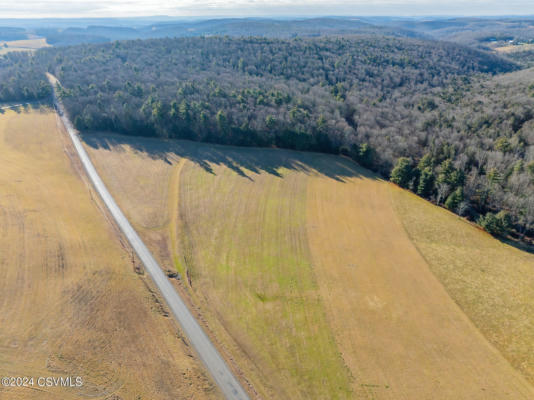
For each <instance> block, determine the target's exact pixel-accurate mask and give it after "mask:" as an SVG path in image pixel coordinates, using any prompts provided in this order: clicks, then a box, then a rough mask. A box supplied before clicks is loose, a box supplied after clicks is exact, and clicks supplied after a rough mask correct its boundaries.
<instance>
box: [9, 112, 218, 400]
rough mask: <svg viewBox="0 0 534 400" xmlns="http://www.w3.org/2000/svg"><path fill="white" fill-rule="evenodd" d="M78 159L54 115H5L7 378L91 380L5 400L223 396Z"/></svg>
mask: <svg viewBox="0 0 534 400" xmlns="http://www.w3.org/2000/svg"><path fill="white" fill-rule="evenodd" d="M72 152H73V150H72V149H71V147H70V144H69V141H68V140H67V138H66V137H65V136H64V134H63V133H62V132H61V131H60V130H59V128H58V121H57V119H56V116H55V114H54V113H52V112H50V111H46V110H42V111H29V112H23V113H19V114H17V113H16V112H14V111H8V112H5V113H2V114H0V237H1V241H0V376H35V377H37V376H65V375H79V376H81V377H82V378H83V380H84V385H83V387H81V388H76V389H53V388H51V389H43V388H37V389H38V390H37V389H33V390H32V389H24V388H9V389H8V388H2V387H0V398H2V399H10V400H11V399H58V398H61V399H75V398H76V399H77V398H86V397H90V398H95V399H108V400H110V399H113V400H119V399H124V400H126V399H170V398H202V399H204V398H219V395H218V391H217V390H216V389H215V388H214V385H213V384H212V383H211V380H210V379H208V378H207V377H206V375H205V373H204V372H203V369H202V367H201V366H200V364H199V362H198V361H196V360H195V359H194V358H192V357H191V353H190V349H189V348H188V347H187V346H186V345H185V344H184V343H183V341H182V340H181V339H180V336H179V333H178V330H177V328H176V326H175V325H174V323H173V322H172V320H171V319H170V318H167V317H165V315H164V314H165V310H164V309H163V308H162V306H161V305H160V304H158V301H159V300H158V298H157V297H156V296H155V295H154V294H152V292H151V290H153V289H152V286H151V284H150V283H149V282H148V281H147V278H145V277H144V276H140V275H138V274H136V273H135V272H134V268H133V265H132V260H131V258H130V255H129V252H128V251H127V250H126V249H125V248H124V247H121V243H120V242H119V240H118V238H117V235H116V232H115V231H114V230H113V229H112V227H111V224H110V223H109V222H108V221H106V219H105V218H104V216H103V214H102V212H101V211H99V209H98V207H97V206H98V204H96V203H95V202H94V201H93V200H92V198H93V197H94V196H95V195H94V193H92V191H90V190H88V188H87V186H86V184H85V183H84V182H83V181H82V180H81V179H80V176H79V175H77V172H76V170H75V169H74V167H73V164H72V162H71V161H70V160H69V158H68V157H67V154H69V153H70V154H72Z"/></svg>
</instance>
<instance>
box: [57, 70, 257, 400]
mask: <svg viewBox="0 0 534 400" xmlns="http://www.w3.org/2000/svg"><path fill="white" fill-rule="evenodd" d="M48 80H49V81H50V84H51V85H52V87H53V88H54V92H53V93H54V105H55V107H56V108H57V111H58V113H59V116H60V117H61V120H62V122H63V124H64V125H65V128H66V129H67V132H68V133H69V136H70V138H71V139H72V142H73V144H74V147H75V148H76V151H77V153H78V156H79V157H80V160H81V162H82V164H83V166H84V168H85V170H86V172H87V174H88V176H89V178H90V179H91V182H92V183H93V185H94V187H95V189H96V191H97V192H98V194H99V195H100V197H101V198H102V200H103V201H104V203H105V204H106V206H107V208H108V209H109V211H110V213H111V215H112V216H113V218H114V219H115V221H116V223H117V225H118V226H119V227H120V229H121V231H122V232H123V233H124V235H125V236H126V237H127V239H128V241H129V242H130V245H131V246H132V248H133V249H134V250H135V252H136V253H137V255H138V256H139V258H140V259H141V261H142V262H143V264H144V266H145V268H146V270H147V272H148V273H149V275H150V277H151V278H152V280H153V281H154V283H155V284H156V286H157V287H158V289H159V291H160V292H161V295H162V296H163V298H164V299H165V301H166V302H167V305H168V306H169V308H170V309H171V311H172V313H173V315H174V317H175V318H176V320H177V321H178V323H179V324H180V326H181V327H182V330H183V331H184V333H185V335H186V337H187V339H188V341H189V342H190V343H191V344H192V345H193V347H194V348H195V350H196V352H197V354H198V355H199V357H200V359H201V360H202V362H203V363H204V365H205V366H206V368H207V370H208V371H209V372H210V374H211V375H212V376H213V379H214V380H215V382H216V383H217V384H218V386H219V387H220V389H221V391H222V393H223V394H224V395H225V397H226V398H227V399H236V400H241V399H243V400H245V399H248V395H247V394H246V392H245V390H244V389H243V388H242V387H241V385H240V383H239V382H238V380H237V379H236V377H235V376H234V374H233V373H232V371H231V370H230V368H229V367H228V365H227V364H226V362H225V361H224V360H223V358H222V357H221V355H220V354H219V352H218V351H217V349H216V348H215V346H214V345H213V343H212V342H211V341H210V339H209V338H208V336H207V335H206V333H205V332H204V330H203V329H202V328H201V326H200V325H199V324H198V322H197V321H196V319H195V317H194V316H193V314H191V312H190V311H189V309H188V308H187V306H186V305H185V303H184V301H183V300H182V299H181V297H180V296H179V295H178V293H177V292H176V290H175V289H174V287H173V286H172V284H171V283H170V282H169V280H168V278H167V276H166V275H165V274H164V273H163V271H162V269H161V268H160V266H159V265H158V263H157V261H156V260H155V259H154V257H153V256H152V254H151V253H150V251H149V250H148V248H147V247H146V246H145V244H144V243H143V241H142V240H141V238H140V237H139V235H138V234H137V232H135V230H134V229H133V227H132V226H131V225H130V223H129V222H128V219H127V218H126V217H125V215H124V214H123V213H122V211H121V209H120V208H119V206H118V205H117V203H116V202H115V200H114V199H113V197H112V196H111V194H110V193H109V191H108V190H107V188H106V186H105V185H104V182H103V181H102V179H101V178H100V176H99V175H98V173H97V172H96V169H95V168H94V166H93V163H92V162H91V160H90V158H89V155H88V154H87V152H86V151H85V149H84V148H83V145H82V143H81V141H80V139H79V138H78V135H77V134H76V130H75V129H74V126H73V125H72V123H71V122H70V120H69V119H68V117H67V115H66V113H65V109H64V107H63V104H62V103H61V100H60V99H58V97H57V95H56V84H57V83H58V80H57V79H56V78H55V77H54V76H53V75H50V74H48Z"/></svg>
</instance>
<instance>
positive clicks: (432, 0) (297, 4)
mask: <svg viewBox="0 0 534 400" xmlns="http://www.w3.org/2000/svg"><path fill="white" fill-rule="evenodd" d="M527 14H528V15H533V14H534V0H508V1H507V0H471V1H461V0H346V1H343V0H331V1H327V0H307V1H305V0H92V1H87V0H19V1H16V0H14V1H13V0H0V18H11V17H15V18H43V17H128V16H151V15H170V16H237V17H244V16H282V15H292V16H294V15H302V16H304V15H401V16H409V15H527Z"/></svg>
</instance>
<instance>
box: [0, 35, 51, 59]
mask: <svg viewBox="0 0 534 400" xmlns="http://www.w3.org/2000/svg"><path fill="white" fill-rule="evenodd" d="M43 47H50V45H49V44H48V43H47V42H46V39H44V38H42V39H28V40H12V41H10V42H3V41H1V40H0V55H2V54H6V53H9V52H10V51H33V50H37V49H41V48H43Z"/></svg>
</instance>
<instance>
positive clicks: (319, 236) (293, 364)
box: [86, 135, 534, 400]
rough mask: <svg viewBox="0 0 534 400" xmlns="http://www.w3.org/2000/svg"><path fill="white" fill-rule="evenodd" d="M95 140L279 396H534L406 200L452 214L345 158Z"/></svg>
mask: <svg viewBox="0 0 534 400" xmlns="http://www.w3.org/2000/svg"><path fill="white" fill-rule="evenodd" d="M86 140H87V142H88V144H89V146H88V149H89V152H90V154H91V157H92V158H93V159H94V161H95V163H96V165H97V168H98V169H99V171H100V172H101V174H102V176H103V179H104V180H105V181H106V183H107V184H108V185H109V187H110V189H111V191H112V193H113V194H114V195H115V197H116V198H117V199H118V202H119V203H120V205H121V206H122V207H123V209H124V210H125V212H126V214H127V215H128V216H129V218H130V219H131V220H133V221H134V223H136V225H137V226H138V227H139V229H140V233H141V235H142V236H143V237H145V238H146V239H147V240H148V241H149V243H150V244H149V246H150V247H151V248H152V249H153V250H155V251H156V253H157V254H158V257H160V260H161V261H162V262H163V263H164V264H166V265H170V264H171V263H172V262H173V261H174V263H175V265H176V267H177V268H178V270H179V271H180V272H181V273H182V275H183V277H184V279H183V281H184V283H183V286H184V287H185V288H187V291H188V293H189V294H190V297H191V299H192V301H193V303H194V304H195V305H196V306H198V307H199V309H200V311H201V312H202V314H203V316H204V317H205V318H206V321H207V323H208V326H209V327H210V329H211V331H212V333H213V335H214V336H215V337H216V339H217V341H218V342H219V345H220V347H221V348H222V349H223V351H224V352H225V354H226V355H227V356H228V355H230V356H231V357H232V358H233V359H234V360H235V361H236V363H237V365H239V366H240V368H241V370H242V372H243V373H244V375H245V376H246V377H247V378H248V380H249V381H250V382H251V383H252V384H253V385H254V387H255V388H256V390H257V391H258V392H259V394H260V395H263V396H264V397H265V398H291V399H298V398H313V399H315V398H317V399H330V398H347V397H351V398H363V399H392V400H393V399H395V400H397V399H407V400H408V399H409V400H411V399H469V400H471V399H481V400H482V399H506V398H509V399H530V398H532V397H533V396H534V391H533V389H532V387H531V386H530V385H529V384H528V383H527V382H526V381H525V379H524V378H523V377H522V376H521V375H520V374H519V373H518V372H517V371H516V370H514V369H513V368H512V367H511V366H510V364H509V363H508V362H507V361H506V360H505V359H504V358H503V357H502V356H501V355H500V353H499V352H498V351H497V350H496V349H495V348H494V347H492V346H491V345H490V343H488V341H487V340H486V339H485V338H484V337H483V336H482V334H481V333H480V332H479V331H478V330H477V329H476V327H475V326H474V325H473V324H472V322H471V321H470V320H469V319H468V318H467V317H466V315H465V314H464V313H463V312H462V311H461V309H460V308H459V307H458V306H457V305H456V304H455V302H454V301H453V300H452V299H451V297H450V296H449V295H448V294H447V292H446V291H445V289H444V287H443V286H442V284H441V283H440V281H439V280H438V279H436V276H435V275H434V274H433V273H432V271H431V270H430V269H429V267H428V264H427V262H426V261H425V259H424V258H423V257H422V256H421V254H420V253H419V251H418V249H417V248H416V246H414V244H413V243H412V241H411V240H410V237H409V235H407V233H406V231H405V229H404V227H403V224H402V222H401V221H402V218H404V217H405V214H404V213H399V212H400V210H399V209H398V207H396V206H394V204H397V203H396V202H395V203H394V201H393V199H397V197H400V198H402V199H404V200H403V201H405V202H408V203H406V204H407V207H415V210H416V211H417V212H418V211H420V210H422V211H424V212H425V215H427V216H426V217H425V218H428V219H429V221H431V220H432V218H433V216H434V215H439V213H441V212H442V210H440V209H438V208H436V207H433V206H431V205H430V206H428V209H426V208H423V207H418V204H419V203H417V201H420V200H418V199H416V198H415V200H417V201H415V200H414V197H412V196H411V195H410V194H408V193H407V192H405V191H401V190H399V189H397V188H396V187H394V186H392V185H390V184H389V183H387V182H383V181H381V180H379V179H376V177H375V176H373V175H371V174H369V173H368V172H366V171H365V170H363V169H359V168H357V167H356V166H355V165H354V164H353V163H351V162H350V161H348V160H344V159H342V158H339V157H332V156H325V155H318V154H310V153H296V152H290V151H281V150H269V149H239V148H233V147H223V146H213V145H207V144H195V143H189V142H182V141H174V142H173V141H158V140H153V139H143V138H128V137H121V136H114V135H104V136H99V135H96V136H88V137H87V138H86ZM130 165H131V166H132V167H131V168H130ZM140 165H144V167H143V168H141V167H139V166H140ZM134 170H135V173H132V171H134ZM127 175H134V177H128V176H127ZM140 182H144V183H140ZM162 182H165V184H166V185H167V187H166V188H165V185H162ZM130 193H134V196H133V197H131V196H130ZM143 193H144V194H145V195H146V196H147V197H149V198H151V199H153V200H152V201H148V202H147V199H146V198H144V196H143V195H142V194H143ZM403 196H404V197H403ZM135 199H137V200H135ZM162 201H163V202H164V203H162ZM410 201H412V202H413V203H412V205H409V202H410ZM141 204H145V205H144V206H141ZM425 204H426V203H425ZM144 210H146V212H145V211H144ZM149 215H152V216H151V217H149ZM157 215H159V217H157ZM399 215H400V217H399ZM401 217H402V218H401ZM147 222H151V223H149V224H147ZM477 233H478V232H477ZM173 238H174V239H173ZM173 258H174V260H173ZM482 317H483V316H482ZM486 317H488V316H487V315H486ZM526 339H528V338H526Z"/></svg>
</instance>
